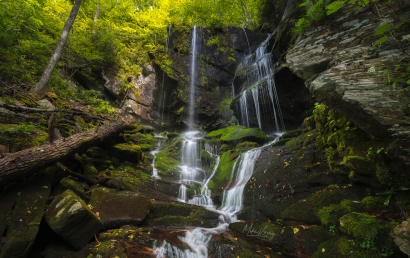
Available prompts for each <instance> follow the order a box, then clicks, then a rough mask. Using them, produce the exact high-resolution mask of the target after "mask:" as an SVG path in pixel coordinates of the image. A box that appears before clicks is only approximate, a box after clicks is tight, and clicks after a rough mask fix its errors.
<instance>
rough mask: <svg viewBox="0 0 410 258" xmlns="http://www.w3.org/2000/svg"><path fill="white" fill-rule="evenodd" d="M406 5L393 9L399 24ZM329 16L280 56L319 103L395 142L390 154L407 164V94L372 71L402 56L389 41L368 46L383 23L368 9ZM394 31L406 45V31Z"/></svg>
mask: <svg viewBox="0 0 410 258" xmlns="http://www.w3.org/2000/svg"><path fill="white" fill-rule="evenodd" d="M403 6H406V7H403ZM408 7H409V5H408V4H407V5H405V2H404V1H396V2H395V5H393V8H394V9H395V12H396V14H397V15H398V16H399V17H400V18H401V19H403V20H407V19H409V17H410V11H409V8H408ZM332 17H334V18H333V20H332V21H330V22H326V24H324V25H323V26H318V27H315V28H313V29H311V30H309V31H307V32H305V33H304V34H303V35H302V36H301V37H300V38H299V39H298V41H297V42H296V45H295V47H294V48H293V49H291V50H290V51H289V53H288V54H287V56H286V60H287V62H288V64H289V67H290V69H291V70H292V71H293V72H294V73H295V74H296V75H297V76H299V77H300V78H302V79H303V80H305V81H306V86H307V87H308V88H309V90H310V92H311V93H312V94H313V95H314V96H315V97H316V98H317V99H318V101H319V102H323V103H325V104H326V105H328V106H329V107H330V108H332V109H334V110H336V111H337V112H339V113H341V114H343V115H345V116H346V117H348V118H350V119H351V120H353V121H354V122H355V123H356V124H357V125H359V126H360V127H361V128H362V129H363V130H364V131H366V132H368V133H370V134H372V135H374V136H376V137H379V138H382V139H387V143H391V142H395V144H396V145H397V148H396V151H395V153H393V154H394V155H395V156H396V157H398V158H399V159H401V160H402V161H404V162H405V163H407V165H410V155H409V154H410V149H409V148H408V146H410V112H409V110H410V106H409V103H410V94H409V92H408V91H405V90H404V91H400V89H401V88H402V86H403V85H397V86H396V87H395V88H394V87H392V85H391V83H389V82H388V78H387V75H386V74H384V73H380V72H377V69H378V68H381V67H388V68H389V69H394V68H395V67H396V65H398V63H399V59H400V58H401V57H403V53H402V52H401V50H400V49H399V47H398V44H397V43H396V42H395V41H394V40H393V39H391V38H390V39H388V40H387V41H386V42H384V43H382V44H381V45H380V46H377V47H373V44H374V42H376V41H377V40H378V39H379V38H380V36H377V35H374V31H375V30H376V29H377V27H378V26H379V25H380V24H382V23H383V21H382V20H380V19H378V18H377V17H376V16H375V15H374V14H373V13H372V12H371V11H369V10H358V11H355V12H348V13H345V12H343V11H339V12H338V13H336V14H335V15H334V16H332ZM403 26H404V25H403ZM407 26H408V25H407ZM400 31H401V32H399V33H397V34H396V39H397V40H398V41H399V42H400V43H401V44H402V45H406V42H405V40H404V39H403V36H404V34H406V31H407V32H408V31H409V29H408V28H407V29H406V28H403V27H402V29H401V30H400Z"/></svg>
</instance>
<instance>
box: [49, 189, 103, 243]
mask: <svg viewBox="0 0 410 258" xmlns="http://www.w3.org/2000/svg"><path fill="white" fill-rule="evenodd" d="M45 218H46V221H47V224H48V225H49V226H50V228H51V229H52V230H53V231H54V232H56V233H57V234H59V235H60V236H61V237H62V238H64V239H65V240H66V241H67V242H69V243H70V244H71V245H72V246H73V247H74V248H76V249H80V248H82V247H84V246H85V245H86V244H87V243H88V242H89V241H90V240H91V239H92V238H93V237H94V234H98V233H99V232H100V230H101V229H102V228H103V226H104V224H103V223H102V222H101V220H100V219H99V218H98V217H97V216H96V215H95V214H94V213H93V212H92V211H91V210H90V209H89V208H88V207H87V205H86V204H85V203H84V201H83V200H81V199H80V198H79V197H78V196H77V195H76V194H75V193H74V192H73V191H71V190H66V191H65V192H64V193H62V194H61V195H59V196H57V197H56V198H55V199H54V201H53V202H52V203H51V204H50V206H49V208H48V211H47V212H46V216H45Z"/></svg>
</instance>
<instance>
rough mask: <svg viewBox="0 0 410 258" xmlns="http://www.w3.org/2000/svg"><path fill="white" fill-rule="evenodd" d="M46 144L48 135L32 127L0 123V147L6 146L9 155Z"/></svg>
mask: <svg viewBox="0 0 410 258" xmlns="http://www.w3.org/2000/svg"><path fill="white" fill-rule="evenodd" d="M47 142H48V133H46V132H44V131H41V130H39V129H38V128H36V127H34V126H28V125H25V126H23V125H16V124H1V123H0V145H4V146H6V147H7V148H8V151H9V152H10V153H13V152H17V151H21V150H24V149H28V148H31V147H34V146H39V145H43V144H46V143H47Z"/></svg>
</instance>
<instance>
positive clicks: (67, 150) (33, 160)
mask: <svg viewBox="0 0 410 258" xmlns="http://www.w3.org/2000/svg"><path fill="white" fill-rule="evenodd" d="M134 128H135V126H134V125H132V124H129V123H124V122H123V121H117V122H115V123H111V124H108V125H104V126H101V127H99V128H97V129H94V130H90V131H88V132H85V133H81V134H75V135H72V136H70V137H68V138H65V139H61V140H59V141H55V142H54V143H52V144H45V145H41V146H36V147H33V148H29V149H25V150H22V151H19V152H15V153H11V154H8V155H7V156H6V157H5V158H3V159H0V187H2V186H5V185H6V184H8V183H11V182H15V181H17V180H19V179H23V178H25V177H28V176H30V175H32V174H34V173H35V172H37V171H39V170H40V169H43V168H45V167H48V166H51V165H53V164H54V163H55V162H56V161H58V160H60V159H61V158H64V157H67V156H69V155H73V154H74V153H76V152H79V151H81V150H83V149H86V148H88V147H90V146H92V145H95V144H97V143H99V142H101V141H103V140H104V139H105V138H107V137H109V136H113V135H115V134H116V133H118V132H120V131H122V130H130V129H134Z"/></svg>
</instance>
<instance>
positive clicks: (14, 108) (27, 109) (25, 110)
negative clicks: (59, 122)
mask: <svg viewBox="0 0 410 258" xmlns="http://www.w3.org/2000/svg"><path fill="white" fill-rule="evenodd" d="M0 107H2V108H5V109H8V110H12V111H15V112H23V113H57V112H63V113H67V114H73V115H79V116H84V117H87V118H91V119H95V120H111V119H109V118H105V117H97V116H90V115H87V114H85V113H84V112H82V111H76V110H66V109H44V108H30V107H21V106H14V105H9V104H0Z"/></svg>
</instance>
